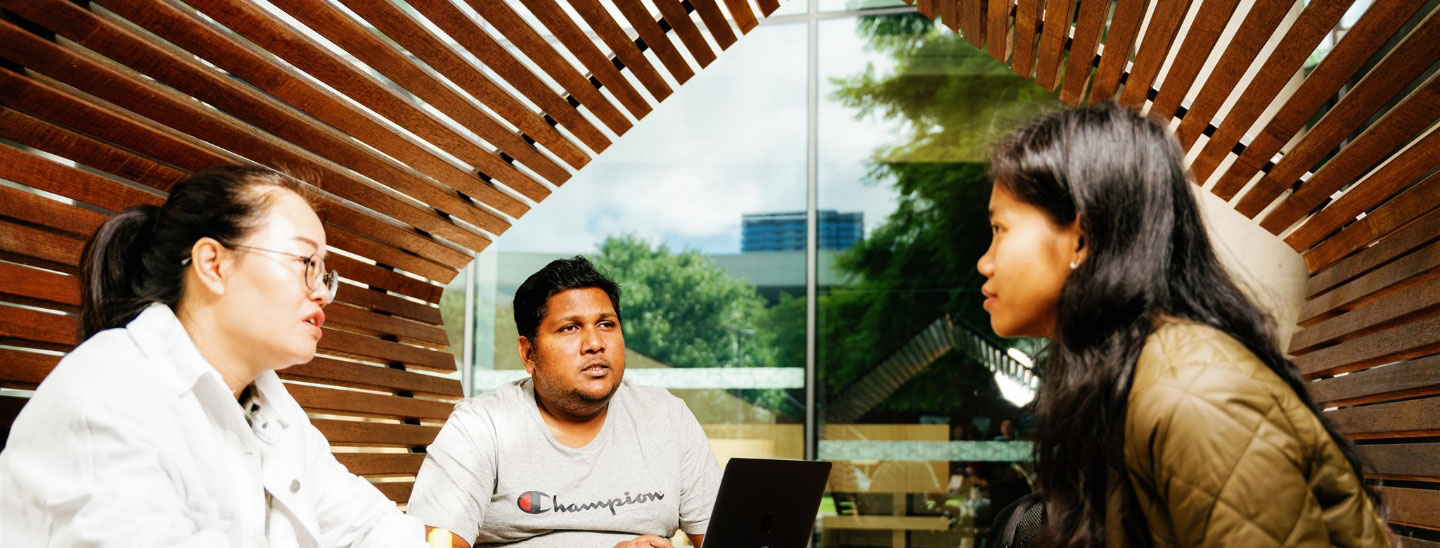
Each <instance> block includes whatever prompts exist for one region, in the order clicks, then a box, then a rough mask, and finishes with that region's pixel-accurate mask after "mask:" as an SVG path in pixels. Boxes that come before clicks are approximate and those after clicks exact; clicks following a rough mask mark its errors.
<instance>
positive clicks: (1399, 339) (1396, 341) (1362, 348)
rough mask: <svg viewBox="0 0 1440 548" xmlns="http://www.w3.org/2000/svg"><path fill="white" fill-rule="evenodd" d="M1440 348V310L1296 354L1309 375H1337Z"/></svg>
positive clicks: (1302, 370)
mask: <svg viewBox="0 0 1440 548" xmlns="http://www.w3.org/2000/svg"><path fill="white" fill-rule="evenodd" d="M1436 352H1440V314H1430V315H1426V316H1422V317H1420V318H1417V319H1414V320H1412V321H1409V322H1405V323H1401V324H1399V325H1395V326H1394V327H1390V328H1387V329H1383V330H1380V331H1376V332H1374V333H1370V334H1367V335H1363V336H1360V337H1356V338H1354V339H1350V340H1348V341H1345V342H1342V343H1340V344H1337V345H1335V346H1330V347H1326V348H1322V349H1319V350H1316V351H1314V352H1310V353H1308V354H1304V355H1301V356H1296V357H1295V358H1294V359H1293V360H1292V361H1294V362H1295V367H1297V368H1299V369H1300V372H1301V373H1302V374H1304V375H1306V376H1307V377H1313V376H1317V375H1334V374H1337V373H1346V372H1350V371H1355V370H1359V369H1364V368H1366V367H1370V366H1372V365H1380V364H1383V363H1389V362H1394V361H1400V360H1408V359H1411V358H1417V357H1420V356H1425V355H1429V354H1434V353H1436Z"/></svg>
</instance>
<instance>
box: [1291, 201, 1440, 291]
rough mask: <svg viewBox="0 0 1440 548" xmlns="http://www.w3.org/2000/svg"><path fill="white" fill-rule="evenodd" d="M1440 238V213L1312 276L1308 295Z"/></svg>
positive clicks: (1333, 286)
mask: <svg viewBox="0 0 1440 548" xmlns="http://www.w3.org/2000/svg"><path fill="white" fill-rule="evenodd" d="M1436 239H1440V213H1431V214H1429V215H1426V216H1425V217H1424V218H1422V219H1420V220H1419V221H1416V222H1415V223H1412V224H1410V225H1409V226H1406V227H1405V228H1404V229H1402V230H1400V231H1398V232H1395V233H1394V234H1391V235H1390V236H1389V237H1386V238H1385V239H1382V240H1379V241H1377V242H1375V244H1374V245H1371V246H1368V247H1366V248H1365V249H1363V250H1361V251H1360V252H1359V253H1356V254H1354V255H1352V256H1350V257H1347V258H1345V260H1343V261H1340V262H1338V263H1336V264H1335V265H1334V266H1331V267H1330V268H1327V269H1325V270H1322V271H1319V272H1316V273H1314V274H1311V275H1310V281H1309V282H1308V283H1306V286H1305V293H1306V296H1307V297H1308V298H1314V297H1316V296H1318V295H1321V294H1322V293H1324V292H1326V291H1329V290H1331V289H1333V288H1335V287H1336V286H1339V285H1340V284H1343V283H1346V282H1349V281H1350V280H1353V279H1355V278H1357V277H1360V276H1362V275H1365V274H1368V273H1370V272H1371V271H1372V270H1374V269H1376V268H1379V267H1380V266H1383V265H1385V264H1387V263H1389V262H1390V261H1392V260H1394V259H1396V258H1397V257H1401V256H1404V255H1405V254H1407V253H1409V252H1411V251H1414V250H1415V249H1417V248H1419V247H1421V246H1424V245H1426V244H1429V243H1430V242H1433V241H1435V240H1436Z"/></svg>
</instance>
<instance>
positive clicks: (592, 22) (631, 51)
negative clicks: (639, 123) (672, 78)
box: [570, 0, 673, 101]
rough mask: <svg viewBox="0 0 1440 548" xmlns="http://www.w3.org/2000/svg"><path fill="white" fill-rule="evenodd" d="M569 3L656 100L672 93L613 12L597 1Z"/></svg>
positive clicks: (579, 0) (668, 85)
mask: <svg viewBox="0 0 1440 548" xmlns="http://www.w3.org/2000/svg"><path fill="white" fill-rule="evenodd" d="M570 6H571V7H573V8H574V9H575V11H576V12H577V13H579V14H580V17H581V18H582V19H584V20H585V23H586V24H588V25H589V26H590V28H591V29H593V30H594V31H595V33H596V34H598V35H599V36H600V39H601V40H602V41H604V42H605V45H606V46H607V47H609V48H610V51H611V53H612V54H613V55H614V56H615V58H617V59H619V60H620V62H621V63H623V64H624V65H625V68H628V69H630V73H631V74H634V75H635V78H636V79H637V80H639V81H640V83H641V85H643V86H645V90H646V91H648V92H650V96H651V97H654V98H655V100H656V101H663V100H665V98H666V97H669V96H670V94H671V93H673V90H671V89H670V84H667V83H665V78H664V77H662V76H660V72H659V71H657V70H655V67H654V65H651V64H650V60H649V59H646V58H645V54H643V53H641V51H640V48H638V47H636V46H635V42H633V41H631V40H630V37H629V36H628V35H626V34H625V30H624V29H622V28H620V25H619V24H617V23H616V22H615V20H613V19H611V18H610V13H609V12H608V11H607V10H606V9H605V7H604V6H602V5H600V2H599V1H598V0H571V2H570ZM646 45H647V46H648V45H649V43H648V42H647V43H646Z"/></svg>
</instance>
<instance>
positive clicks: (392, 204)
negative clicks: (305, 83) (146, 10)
mask: <svg viewBox="0 0 1440 548" xmlns="http://www.w3.org/2000/svg"><path fill="white" fill-rule="evenodd" d="M0 36H3V37H5V38H6V39H5V40H0V56H5V57H8V58H11V59H16V60H23V61H24V62H25V63H26V64H27V65H29V66H30V67H31V68H36V65H41V66H43V69H45V70H49V71H51V72H53V73H54V75H56V76H59V77H62V78H64V79H66V80H69V81H71V82H76V83H83V84H85V85H86V86H88V88H89V89H86V90H85V91H87V92H92V93H94V94H96V95H97V96H99V97H101V98H103V99H106V100H109V101H112V102H114V103H116V104H117V105H119V106H122V107H126V108H128V109H130V110H132V111H134V112H136V113H137V114H140V115H143V116H147V117H149V118H150V119H152V120H155V121H157V122H160V123H163V124H166V125H168V126H170V127H172V128H175V129H177V130H181V131H185V132H187V133H189V134H192V135H205V136H206V139H207V140H208V141H209V142H211V143H214V144H216V145H219V146H224V147H226V148H228V149H230V150H238V151H244V152H245V153H246V154H247V155H249V156H250V157H252V158H254V159H257V160H260V161H262V162H263V163H266V164H268V165H281V166H284V165H303V166H308V167H309V168H311V169H313V170H314V172H315V173H316V174H318V175H320V178H319V179H318V180H316V181H312V182H313V183H314V184H316V185H317V186H319V187H320V188H321V189H322V190H326V191H328V192H332V193H334V194H336V195H339V196H342V197H345V198H347V199H350V200H353V201H356V202H359V203H364V204H367V205H368V206H370V207H372V208H375V209H376V210H378V211H381V212H383V213H385V214H387V215H391V216H394V217H396V218H397V219H399V220H402V221H404V222H407V223H410V224H413V225H415V226H418V227H421V228H424V229H426V230H428V231H431V232H432V233H436V234H441V235H443V236H445V237H447V238H452V239H455V240H456V241H457V242H460V243H463V244H465V245H466V246H467V247H472V248H474V247H481V248H483V246H485V245H487V244H488V240H486V239H485V238H484V237H483V236H481V235H479V234H476V233H473V232H470V231H468V230H466V229H463V228H460V227H459V226H458V225H455V224H453V223H451V222H449V221H447V220H443V219H441V218H440V217H438V216H436V215H435V214H434V213H427V212H424V211H422V210H420V209H419V208H417V207H415V206H413V205H411V204H409V203H407V202H405V201H403V200H400V199H398V198H395V197H393V196H391V195H389V194H387V193H385V192H382V191H380V190H377V189H375V188H373V187H371V186H369V185H368V184H366V183H364V182H361V181H360V180H358V179H356V178H354V177H351V176H349V175H347V174H345V173H344V172H343V171H342V170H343V168H340V167H339V166H335V165H332V164H330V163H329V162H326V161H324V160H322V159H321V158H318V157H316V156H314V155H313V154H311V153H309V152H307V151H303V150H300V149H297V148H295V147H293V146H290V145H288V144H285V143H282V142H280V141H278V140H277V139H274V138H273V137H270V136H268V135H264V134H261V133H259V132H255V131H253V130H251V129H249V127H248V126H244V125H242V124H239V123H237V122H235V121H234V120H233V119H231V118H229V117H226V116H224V115H222V114H220V113H218V112H216V111H214V110H213V109H209V108H206V107H204V106H203V105H200V104H197V103H195V102H194V101H193V100H191V99H189V98H188V97H185V96H183V95H180V94H179V93H176V92H174V91H173V90H170V89H168V88H163V87H161V86H159V85H157V84H155V83H154V82H152V81H149V80H146V79H143V78H140V77H136V76H133V75H130V74H126V73H124V72H122V69H120V68H119V67H114V66H110V65H108V64H102V63H101V62H100V61H99V60H98V59H97V58H95V57H94V56H93V55H90V54H83V53H81V52H75V51H70V50H64V49H61V48H60V47H59V46H57V45H55V44H54V43H51V42H47V41H44V40H40V39H39V38H38V37H36V36H34V35H33V34H30V33H28V32H26V31H24V30H22V29H20V28H18V27H16V26H14V25H11V24H9V23H5V22H0ZM45 70H41V71H42V72H44V71H45ZM87 125H88V124H87ZM337 207H340V206H337ZM497 226H498V225H497Z"/></svg>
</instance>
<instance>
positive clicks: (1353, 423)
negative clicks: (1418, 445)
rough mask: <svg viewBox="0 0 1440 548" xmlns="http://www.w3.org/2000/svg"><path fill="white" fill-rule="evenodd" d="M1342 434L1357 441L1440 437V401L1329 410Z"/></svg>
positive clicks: (1411, 401) (1327, 413) (1426, 399)
mask: <svg viewBox="0 0 1440 548" xmlns="http://www.w3.org/2000/svg"><path fill="white" fill-rule="evenodd" d="M1325 416H1326V417H1327V418H1329V419H1330V420H1331V421H1332V422H1334V423H1335V427H1336V428H1337V429H1338V430H1339V431H1340V433H1342V434H1345V435H1346V436H1347V437H1351V438H1355V439H1379V438H1414V437H1424V436H1435V435H1440V398H1424V399H1418V400H1407V401H1399V402H1392V403H1377V404H1374V405H1365V406H1361V407H1346V408H1342V409H1336V410H1334V411H1326V412H1325Z"/></svg>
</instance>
